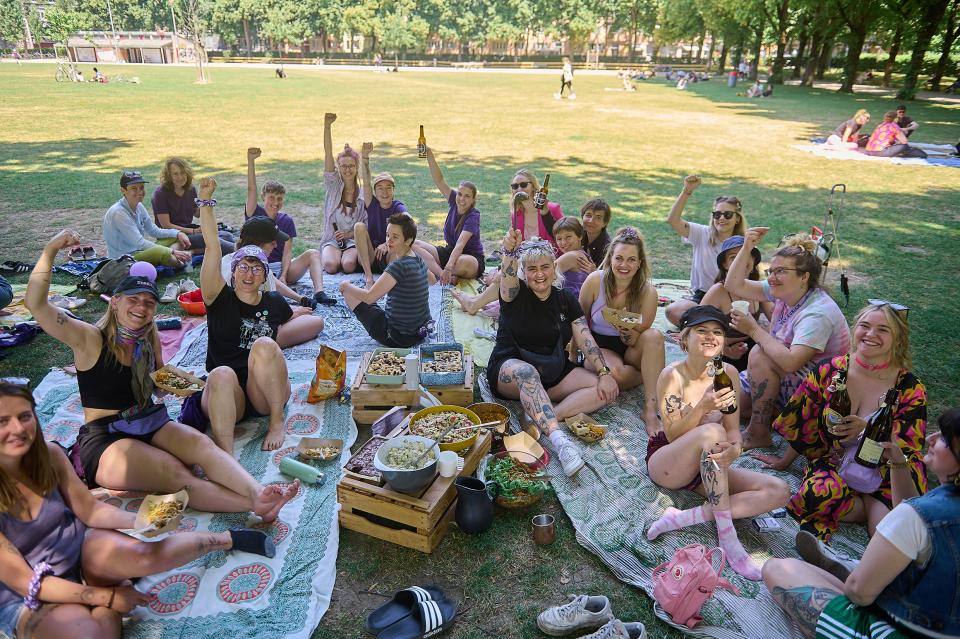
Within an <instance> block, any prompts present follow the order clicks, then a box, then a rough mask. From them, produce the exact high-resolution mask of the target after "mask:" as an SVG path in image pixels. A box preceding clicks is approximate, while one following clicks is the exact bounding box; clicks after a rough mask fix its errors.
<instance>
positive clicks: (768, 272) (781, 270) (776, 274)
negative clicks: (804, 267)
mask: <svg viewBox="0 0 960 639" xmlns="http://www.w3.org/2000/svg"><path fill="white" fill-rule="evenodd" d="M787 271H796V272H798V273H799V272H800V269H798V268H787V267H785V266H778V267H777V268H768V269H766V270H765V271H764V272H763V274H764V275H766V276H767V277H770V276H771V275H772V276H773V277H780V276H781V275H783V274H784V273H785V272H787Z"/></svg>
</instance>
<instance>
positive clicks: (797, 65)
mask: <svg viewBox="0 0 960 639" xmlns="http://www.w3.org/2000/svg"><path fill="white" fill-rule="evenodd" d="M808 44H810V17H809V16H807V17H806V18H804V19H803V26H801V28H800V41H799V42H798V43H797V58H796V60H794V61H793V73H792V74H791V76H792V77H793V79H794V80H798V79H800V72H801V70H802V69H803V68H804V66H805V65H806V61H807V58H808V57H809V55H810V54H809V53H807V45H808Z"/></svg>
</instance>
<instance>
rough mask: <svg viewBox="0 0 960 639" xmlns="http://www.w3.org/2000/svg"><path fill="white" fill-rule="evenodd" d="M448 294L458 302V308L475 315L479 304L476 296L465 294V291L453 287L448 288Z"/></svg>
mask: <svg viewBox="0 0 960 639" xmlns="http://www.w3.org/2000/svg"><path fill="white" fill-rule="evenodd" d="M450 295H451V296H452V297H453V299H455V300H457V301H458V302H460V308H462V309H463V312H464V313H467V314H468V315H476V314H477V311H479V310H480V305H479V304H478V303H477V298H476V297H475V296H473V295H467V294H466V293H463V292H462V291H460V290H458V289H455V288H451V289H450Z"/></svg>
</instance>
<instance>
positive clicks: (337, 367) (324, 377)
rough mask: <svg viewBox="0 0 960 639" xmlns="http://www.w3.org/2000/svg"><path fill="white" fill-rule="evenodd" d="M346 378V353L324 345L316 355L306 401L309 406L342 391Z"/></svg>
mask: <svg viewBox="0 0 960 639" xmlns="http://www.w3.org/2000/svg"><path fill="white" fill-rule="evenodd" d="M346 376H347V353H346V351H337V350H334V349H332V348H330V347H329V346H327V345H326V344H324V345H322V346H321V347H320V352H319V353H318V354H317V368H316V373H315V374H314V375H313V381H312V382H310V394H309V395H307V401H308V402H309V403H311V404H316V403H317V402H322V401H323V400H325V399H330V398H331V397H333V396H334V395H337V394H338V393H339V392H340V391H342V390H343V385H344V381H345V379H346Z"/></svg>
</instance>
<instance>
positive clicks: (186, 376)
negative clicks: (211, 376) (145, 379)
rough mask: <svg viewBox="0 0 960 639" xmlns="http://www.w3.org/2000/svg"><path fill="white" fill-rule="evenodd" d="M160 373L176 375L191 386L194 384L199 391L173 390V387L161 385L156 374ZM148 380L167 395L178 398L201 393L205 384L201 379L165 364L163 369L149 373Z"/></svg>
mask: <svg viewBox="0 0 960 639" xmlns="http://www.w3.org/2000/svg"><path fill="white" fill-rule="evenodd" d="M160 371H169V372H170V373H173V374H174V375H176V376H177V377H182V378H183V379H185V380H187V381H188V382H190V383H192V384H196V385H197V386H199V387H200V388H199V389H196V390H191V389H184V388H174V387H173V386H168V385H166V384H161V383H160V382H158V381H157V373H159V372H160ZM150 379H152V380H153V383H154V384H155V385H156V386H157V388H162V389H163V390H165V391H167V392H168V393H173V394H174V395H177V396H178V397H189V396H190V395H193V394H194V393H198V392H200V391H202V390H203V387H204V386H205V385H206V384H207V383H206V382H205V381H203V380H202V379H200V378H199V377H197V376H196V375H191V374H190V373H188V372H187V371H185V370H183V369H182V368H177V367H176V366H174V365H173V364H167V365H166V366H164V367H163V368H160V369H158V370H155V371H153V372H152V373H150Z"/></svg>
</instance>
